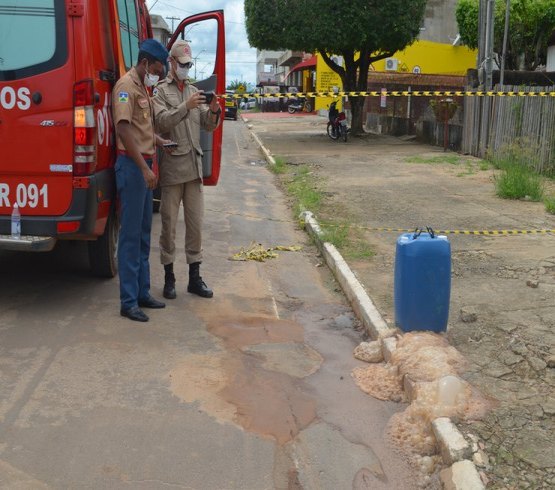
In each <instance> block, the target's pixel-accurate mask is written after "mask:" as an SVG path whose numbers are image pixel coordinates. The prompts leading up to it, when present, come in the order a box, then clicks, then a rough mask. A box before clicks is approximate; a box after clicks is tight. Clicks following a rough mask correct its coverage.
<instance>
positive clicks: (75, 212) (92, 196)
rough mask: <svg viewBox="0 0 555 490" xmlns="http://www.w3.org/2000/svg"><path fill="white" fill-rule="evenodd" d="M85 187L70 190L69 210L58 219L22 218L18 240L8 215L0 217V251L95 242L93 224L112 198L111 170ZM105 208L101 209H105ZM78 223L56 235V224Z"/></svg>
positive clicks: (35, 249) (95, 235)
mask: <svg viewBox="0 0 555 490" xmlns="http://www.w3.org/2000/svg"><path fill="white" fill-rule="evenodd" d="M87 181H88V186H87V187H86V188H78V189H73V197H72V200H71V205H70V207H69V209H68V211H67V212H66V213H65V214H64V215H61V216H28V215H27V216H26V215H25V214H24V212H23V213H22V216H21V238H19V239H14V238H12V237H11V236H10V230H11V216H0V249H4V250H27V251H37V252H38V251H41V252H43V251H49V250H52V248H54V245H55V244H56V241H57V240H58V239H64V240H66V239H80V240H94V239H95V238H96V237H97V234H95V226H96V222H97V220H98V219H99V218H106V216H99V206H100V204H101V203H110V202H113V200H114V199H115V195H116V192H115V179H114V171H113V169H106V170H102V171H100V172H98V173H96V174H95V175H91V176H90V177H87ZM106 207H107V206H104V208H106ZM64 222H78V223H79V226H78V228H77V229H76V230H75V231H72V232H71V233H59V232H58V223H64Z"/></svg>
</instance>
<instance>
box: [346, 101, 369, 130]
mask: <svg viewBox="0 0 555 490" xmlns="http://www.w3.org/2000/svg"><path fill="white" fill-rule="evenodd" d="M349 102H350V104H351V114H352V120H351V133H352V134H363V133H364V129H363V127H362V126H363V124H364V123H365V122H366V121H365V120H364V119H365V117H364V116H365V111H364V97H349Z"/></svg>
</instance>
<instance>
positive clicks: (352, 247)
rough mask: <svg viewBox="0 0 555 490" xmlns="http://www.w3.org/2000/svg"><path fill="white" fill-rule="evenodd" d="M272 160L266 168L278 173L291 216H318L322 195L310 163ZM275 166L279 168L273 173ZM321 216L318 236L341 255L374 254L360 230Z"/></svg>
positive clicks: (359, 255)
mask: <svg viewBox="0 0 555 490" xmlns="http://www.w3.org/2000/svg"><path fill="white" fill-rule="evenodd" d="M275 160H276V165H271V166H269V167H268V168H270V169H271V170H272V172H274V173H278V174H282V175H280V176H279V179H280V182H281V183H282V186H283V188H284V189H285V191H286V192H287V194H288V195H289V196H290V197H291V198H292V201H293V203H292V206H293V214H294V216H295V217H297V216H299V214H300V213H301V212H302V211H304V210H308V211H311V212H313V213H315V214H317V215H318V213H319V212H320V210H321V208H322V204H323V202H324V199H325V196H324V193H323V192H322V190H321V189H320V188H319V186H318V184H319V182H318V181H317V179H316V176H315V175H314V172H313V171H312V170H311V168H310V166H308V165H299V166H296V167H291V166H289V165H287V164H286V162H285V160H284V159H283V158H280V157H276V158H275ZM272 167H274V168H272ZM276 169H279V170H278V171H277V172H276ZM321 219H322V221H321V222H320V226H321V228H322V237H321V239H322V240H323V241H325V242H329V243H331V244H333V245H335V247H336V248H337V249H338V250H339V251H340V252H341V254H342V255H343V256H344V257H345V258H347V259H353V260H363V259H367V258H370V257H372V256H374V255H375V252H374V251H373V250H372V248H371V247H370V245H369V244H368V242H367V241H366V240H365V238H364V232H363V230H361V229H359V228H355V227H353V226H352V224H351V222H350V221H348V220H343V221H341V222H338V223H336V222H335V221H334V219H333V217H332V219H331V220H326V219H324V218H321Z"/></svg>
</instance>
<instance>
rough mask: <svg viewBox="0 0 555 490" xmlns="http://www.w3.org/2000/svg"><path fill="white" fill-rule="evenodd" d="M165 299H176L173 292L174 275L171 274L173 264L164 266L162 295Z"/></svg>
mask: <svg viewBox="0 0 555 490" xmlns="http://www.w3.org/2000/svg"><path fill="white" fill-rule="evenodd" d="M162 294H163V296H164V298H166V299H175V298H177V293H176V292H175V275H174V273H173V264H166V265H165V266H164V292H163V293H162Z"/></svg>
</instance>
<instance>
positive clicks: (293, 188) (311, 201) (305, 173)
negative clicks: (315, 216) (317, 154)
mask: <svg viewBox="0 0 555 490" xmlns="http://www.w3.org/2000/svg"><path fill="white" fill-rule="evenodd" d="M286 189H287V192H288V193H289V194H290V195H291V196H292V197H293V198H294V200H295V204H294V207H293V209H294V212H295V216H298V215H299V213H300V212H301V211H303V210H309V211H312V212H313V213H316V212H317V211H318V210H319V209H320V204H321V202H322V199H323V194H322V192H321V191H320V190H319V189H318V188H317V186H316V182H315V179H314V175H313V174H312V172H311V171H310V168H309V167H308V166H307V165H301V166H299V167H298V168H297V171H296V172H295V173H294V174H292V177H291V180H290V181H289V182H288V184H287V186H286Z"/></svg>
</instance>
